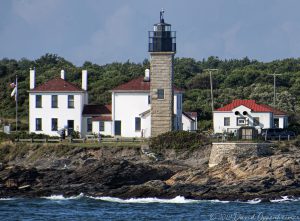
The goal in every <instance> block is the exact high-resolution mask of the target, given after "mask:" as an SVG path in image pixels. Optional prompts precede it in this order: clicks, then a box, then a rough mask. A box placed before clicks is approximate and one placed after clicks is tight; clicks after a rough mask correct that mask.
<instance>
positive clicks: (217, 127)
mask: <svg viewBox="0 0 300 221" xmlns="http://www.w3.org/2000/svg"><path fill="white" fill-rule="evenodd" d="M235 111H239V112H240V115H235ZM243 111H247V112H248V114H249V115H246V116H244V115H243V114H242V113H243ZM225 117H229V118H230V125H229V126H224V118H225ZM238 117H246V119H247V118H248V119H249V124H248V126H253V118H254V117H259V123H260V126H256V128H257V129H263V128H272V127H273V114H272V113H270V112H260V113H259V112H253V113H252V112H250V111H249V109H248V108H245V107H244V108H238V109H237V108H236V109H234V110H233V111H232V112H231V111H230V112H224V111H222V112H221V111H220V112H214V117H213V121H214V132H215V133H224V132H234V131H235V130H237V129H238V128H240V127H241V126H237V118H238ZM245 126H246V125H245Z"/></svg>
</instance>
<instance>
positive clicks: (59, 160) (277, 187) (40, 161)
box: [0, 144, 300, 200]
mask: <svg viewBox="0 0 300 221" xmlns="http://www.w3.org/2000/svg"><path fill="white" fill-rule="evenodd" d="M3 148H6V149H3ZM18 148H19V149H18ZM59 148H60V149H59ZM0 150H1V152H0V160H1V161H2V163H1V164H0V197H12V196H26V197H36V196H48V195H52V194H64V195H77V194H79V193H84V194H87V195H92V196H116V197H122V198H131V197H161V198H170V197H175V196H178V195H181V196H185V197H187V198H195V199H222V200H225V199H226V200H236V199H239V200H248V199H254V198H262V199H271V198H278V197H280V196H286V195H289V196H300V188H299V187H300V158H299V157H300V151H298V150H297V149H294V150H293V151H286V152H285V153H281V152H278V153H274V154H273V155H271V156H266V157H252V158H247V159H244V160H239V161H229V162H224V163H223V164H222V165H219V166H216V167H212V168H208V158H209V154H210V147H209V146H207V147H205V148H203V147H202V148H201V149H196V150H193V151H189V150H185V151H181V152H179V153H178V152H175V151H173V150H165V151H163V152H161V153H160V154H153V153H151V154H152V155H151V154H149V152H147V151H144V150H142V149H141V148H139V147H135V148H133V147H128V148H125V147H114V148H113V147H94V148H83V147H74V146H72V147H64V146H56V147H53V146H51V147H50V146H44V145H39V146H27V147H16V146H14V145H13V144H5V145H2V147H0ZM18 150H19V152H18ZM20 150H22V151H20ZM153 155H154V156H153Z"/></svg>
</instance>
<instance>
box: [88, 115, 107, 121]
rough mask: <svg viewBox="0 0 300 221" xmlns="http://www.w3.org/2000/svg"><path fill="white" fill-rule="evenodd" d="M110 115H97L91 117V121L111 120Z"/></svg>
mask: <svg viewBox="0 0 300 221" xmlns="http://www.w3.org/2000/svg"><path fill="white" fill-rule="evenodd" d="M111 119H112V118H111V116H98V117H93V118H92V121H111Z"/></svg>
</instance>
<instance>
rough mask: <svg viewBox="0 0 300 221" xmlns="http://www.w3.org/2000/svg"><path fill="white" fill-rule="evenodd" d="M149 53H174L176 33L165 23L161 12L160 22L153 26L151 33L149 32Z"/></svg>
mask: <svg viewBox="0 0 300 221" xmlns="http://www.w3.org/2000/svg"><path fill="white" fill-rule="evenodd" d="M148 38H149V49H148V51H149V52H167V51H169V52H176V32H175V31H171V25H170V24H167V23H165V21H164V18H163V12H161V16H160V22H159V23H157V24H155V25H154V26H153V31H149V33H148Z"/></svg>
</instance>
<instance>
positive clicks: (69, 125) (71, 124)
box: [68, 120, 74, 136]
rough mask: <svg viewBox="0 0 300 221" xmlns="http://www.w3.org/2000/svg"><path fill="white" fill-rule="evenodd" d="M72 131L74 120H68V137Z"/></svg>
mask: <svg viewBox="0 0 300 221" xmlns="http://www.w3.org/2000/svg"><path fill="white" fill-rule="evenodd" d="M73 131H74V120H68V136H70V135H71V133H72V132H73Z"/></svg>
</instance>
